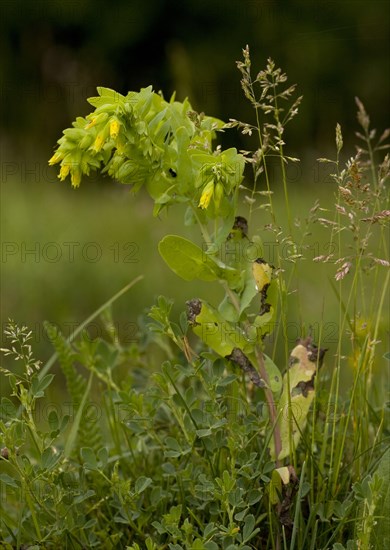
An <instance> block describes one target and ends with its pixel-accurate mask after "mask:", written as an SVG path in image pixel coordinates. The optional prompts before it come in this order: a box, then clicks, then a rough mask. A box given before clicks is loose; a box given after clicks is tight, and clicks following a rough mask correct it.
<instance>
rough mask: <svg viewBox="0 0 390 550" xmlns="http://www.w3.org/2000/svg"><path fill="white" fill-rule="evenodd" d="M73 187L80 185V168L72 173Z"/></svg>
mask: <svg viewBox="0 0 390 550" xmlns="http://www.w3.org/2000/svg"><path fill="white" fill-rule="evenodd" d="M71 181H72V187H78V186H79V185H80V182H81V172H80V170H79V169H78V168H76V170H72V174H71Z"/></svg>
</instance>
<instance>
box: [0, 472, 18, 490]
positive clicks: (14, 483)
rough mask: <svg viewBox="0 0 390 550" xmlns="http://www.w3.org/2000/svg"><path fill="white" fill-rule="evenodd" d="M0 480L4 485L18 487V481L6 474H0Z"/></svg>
mask: <svg viewBox="0 0 390 550" xmlns="http://www.w3.org/2000/svg"><path fill="white" fill-rule="evenodd" d="M0 481H2V482H3V483H5V485H9V486H10V487H15V488H18V487H19V482H18V481H17V480H16V479H14V478H13V477H11V476H9V475H8V474H0Z"/></svg>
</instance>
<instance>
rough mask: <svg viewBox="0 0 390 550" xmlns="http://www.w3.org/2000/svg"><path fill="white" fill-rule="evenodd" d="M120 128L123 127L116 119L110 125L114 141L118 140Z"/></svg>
mask: <svg viewBox="0 0 390 550" xmlns="http://www.w3.org/2000/svg"><path fill="white" fill-rule="evenodd" d="M120 127H121V125H120V124H119V122H118V121H117V120H115V119H114V120H112V121H111V123H110V136H111V137H112V138H113V139H116V138H117V137H118V135H119V130H120Z"/></svg>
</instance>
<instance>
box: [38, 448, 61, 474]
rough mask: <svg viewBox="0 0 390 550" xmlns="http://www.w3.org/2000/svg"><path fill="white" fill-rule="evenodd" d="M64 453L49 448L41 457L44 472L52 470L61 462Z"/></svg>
mask: <svg viewBox="0 0 390 550" xmlns="http://www.w3.org/2000/svg"><path fill="white" fill-rule="evenodd" d="M61 455H62V453H59V452H58V451H57V450H55V449H54V448H53V447H47V448H46V449H45V450H44V451H43V453H42V457H41V465H42V469H44V470H52V469H53V468H54V466H55V465H56V464H57V462H58V461H59V460H60V458H61Z"/></svg>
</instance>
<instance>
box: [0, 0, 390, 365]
mask: <svg viewBox="0 0 390 550" xmlns="http://www.w3.org/2000/svg"><path fill="white" fill-rule="evenodd" d="M1 9H2V14H1V18H0V21H1V22H0V43H1V62H0V65H1V71H2V75H1V95H2V98H1V105H0V109H1V126H2V128H1V172H2V173H1V198H2V206H1V208H2V216H1V224H2V225H1V229H2V264H1V268H2V308H1V321H2V326H4V324H5V322H6V320H7V318H8V317H12V318H14V319H15V320H16V321H18V322H20V323H26V324H28V325H30V326H31V328H32V329H33V330H34V331H35V337H34V339H35V343H36V346H37V347H38V350H39V352H40V353H41V354H42V358H43V359H46V358H47V357H48V356H49V355H50V347H49V345H48V343H47V340H46V337H45V335H44V333H43V328H42V322H43V320H44V319H48V320H50V321H52V322H54V323H56V324H58V325H59V326H60V327H61V328H62V329H63V330H64V332H65V335H69V334H70V332H71V331H72V330H73V329H74V328H75V327H76V326H77V325H78V324H80V323H81V322H82V321H83V319H84V318H86V317H87V316H88V315H89V314H90V313H91V312H92V311H94V310H95V309H97V308H98V307H99V306H100V305H101V304H102V303H103V302H105V301H106V300H107V299H108V298H110V296H112V295H113V294H115V292H117V291H118V290H119V289H120V288H121V287H123V286H124V285H125V284H126V283H127V282H129V281H130V280H131V279H133V278H134V277H135V276H137V275H139V274H143V275H144V276H145V278H144V280H143V281H142V283H140V284H139V285H138V286H137V287H136V288H135V289H133V290H131V291H130V292H129V293H128V294H127V295H126V296H125V297H123V298H122V299H121V300H120V301H119V302H118V303H116V304H115V306H114V317H115V319H116V321H117V323H118V326H119V328H120V331H121V334H122V336H123V338H124V340H126V341H130V340H131V339H134V338H136V328H137V318H138V315H139V314H140V312H142V310H143V309H144V308H146V307H148V306H150V305H151V304H152V302H153V301H154V299H155V296H157V295H159V294H165V295H167V296H172V297H174V298H175V300H176V303H177V311H180V310H181V309H182V307H183V303H184V301H185V300H186V299H189V298H192V297H194V296H208V297H210V296H211V297H212V295H213V293H216V294H217V295H219V294H220V292H219V289H218V288H213V289H211V290H210V289H208V288H207V286H204V285H202V284H200V283H192V284H190V283H185V282H181V281H178V279H177V278H176V276H174V275H173V274H171V273H170V272H169V271H168V268H167V267H166V266H165V265H164V264H163V262H162V260H161V259H160V258H159V256H158V253H157V242H158V240H159V239H160V238H161V237H162V236H163V235H165V234H167V233H181V231H182V227H181V225H182V219H183V218H182V215H183V212H182V211H181V210H180V209H179V208H177V209H176V210H172V212H170V216H169V218H166V217H165V216H163V217H162V218H161V219H160V218H158V219H153V218H152V216H151V213H152V204H151V201H150V200H149V199H148V198H147V197H146V196H144V195H143V194H142V193H140V194H139V195H138V196H136V197H134V196H132V195H131V194H130V193H129V191H128V189H127V188H126V187H123V186H121V185H119V184H116V183H113V182H111V181H109V180H108V179H103V178H96V177H95V178H91V179H90V180H89V181H86V180H84V181H83V183H82V185H81V188H80V189H79V190H77V191H73V190H72V189H71V188H70V186H69V185H67V184H61V183H60V182H59V181H58V180H57V178H56V170H55V169H54V168H49V167H48V166H47V159H48V158H49V157H50V156H51V155H52V151H53V148H54V146H55V143H56V140H57V139H58V138H59V137H60V135H61V132H62V130H63V129H64V128H65V127H68V126H70V124H71V122H72V121H73V120H74V118H75V117H76V116H77V115H85V114H87V113H88V112H89V110H90V108H89V107H90V106H89V105H88V104H87V102H86V98H87V97H89V96H92V95H95V88H96V86H98V85H103V86H107V87H111V88H114V89H116V90H118V91H119V92H121V93H126V92H127V91H128V90H138V89H139V88H140V87H144V86H147V85H149V84H152V85H153V87H154V89H155V90H160V89H161V90H162V91H163V92H164V95H165V97H169V96H170V95H171V93H172V92H173V91H174V90H176V91H177V98H178V99H179V100H183V99H184V98H185V97H186V96H188V97H189V98H190V101H191V102H192V104H193V107H194V108H195V109H197V110H199V111H205V112H206V113H207V114H210V115H213V116H216V117H219V118H221V119H223V120H228V119H229V118H236V119H240V120H252V113H251V110H250V107H249V105H247V103H246V101H245V100H244V97H243V94H242V92H241V87H240V75H239V73H238V71H237V69H236V67H235V61H236V60H238V59H240V58H241V49H242V48H243V47H244V46H245V45H246V44H249V45H250V48H251V55H252V62H253V69H254V71H255V72H257V71H258V70H260V69H262V68H263V67H264V66H265V63H266V60H267V58H268V57H272V58H273V59H274V60H275V61H276V63H277V64H278V65H279V66H281V67H282V69H283V71H285V72H286V73H287V75H288V77H289V82H290V83H297V84H298V93H299V94H302V95H303V96H304V99H303V103H302V105H301V108H300V114H299V116H298V118H296V119H295V120H294V121H293V122H292V123H291V126H290V127H288V131H287V133H286V141H287V154H290V155H292V156H297V157H300V158H301V159H302V163H301V164H300V165H299V166H296V165H294V166H292V167H291V168H289V169H288V179H289V186H290V193H291V201H292V209H293V211H294V213H296V214H297V215H299V216H301V217H302V218H304V216H305V213H306V212H308V210H309V209H310V207H311V206H312V205H313V204H314V201H315V199H316V198H321V200H322V201H324V202H325V203H327V204H328V205H332V204H333V186H332V183H331V181H330V179H329V176H328V172H327V170H326V169H325V168H324V167H323V165H319V164H318V163H317V161H316V159H317V158H318V157H320V156H322V157H323V156H327V155H332V156H333V155H334V128H335V125H336V122H339V123H340V124H341V125H342V128H343V132H344V135H345V157H346V158H347V157H349V156H350V155H352V154H353V152H354V149H353V143H354V141H355V140H354V135H353V134H354V130H355V129H357V124H356V107H355V104H354V96H355V95H357V96H359V97H360V99H361V100H362V101H363V102H364V104H365V106H366V108H367V110H368V112H369V113H370V115H371V118H372V122H373V126H374V127H378V128H379V129H380V130H381V129H383V128H384V127H385V126H386V125H387V123H388V119H389V116H388V115H389V104H390V103H389V101H388V100H389V74H390V71H389V45H388V36H389V28H390V25H389V22H390V19H389V4H388V2H386V1H380V0H374V1H371V2H365V1H364V2H363V1H360V0H353V1H342V2H336V1H315V2H314V1H307V0H305V1H304V0H290V1H287V0H286V1H262V0H258V1H256V0H248V1H246V0H242V1H238V0H234V1H229V0H223V1H221V0H207V1H206V0H196V1H195V0H189V1H185V2H168V1H162V0H147V1H145V0H143V1H141V0H130V1H129V0H119V1H116V2H106V1H103V0H66V1H64V0H61V1H56V0H24V1H21V0H15V1H11V0H8V1H7V0H2V2H1ZM224 144H225V145H235V146H237V147H242V146H244V145H245V146H248V147H250V146H252V147H253V148H254V147H255V146H256V145H255V144H254V143H252V145H251V144H250V143H248V142H244V141H243V139H242V137H240V135H239V134H236V133H234V132H230V133H229V134H226V135H225V136H224ZM275 185H276V187H275V192H276V200H278V196H279V192H280V191H281V190H280V189H279V187H278V185H279V184H278V178H275ZM263 223H264V220H263V219H259V220H258V224H257V226H258V227H260V226H261V225H263ZM258 227H253V228H252V233H254V232H255V231H256V229H257V228H258ZM185 231H187V232H188V231H189V229H188V228H187V229H186V230H185ZM311 245H312V253H311V259H312V257H313V256H315V255H316V254H315V253H314V250H316V251H317V250H318V251H319V253H325V252H326V249H325V247H326V236H325V233H324V232H323V231H322V229H321V228H320V227H319V226H318V227H317V230H316V233H315V234H313V236H312V237H311ZM309 256H310V254H309ZM268 259H269V260H271V261H272V258H268ZM309 259H310V258H309ZM333 271H334V267H333V268H332V267H329V266H327V267H326V269H325V267H324V266H323V265H322V264H313V263H308V262H307V263H306V264H305V263H303V264H302V267H300V275H301V280H300V288H299V292H300V293H301V294H300V296H301V298H300V302H301V305H300V308H299V309H297V310H296V311H294V309H292V311H291V312H290V313H289V315H290V318H291V323H292V325H291V334H290V335H289V339H290V340H291V342H294V341H295V338H296V337H297V336H298V332H297V329H296V327H297V326H300V324H301V323H303V324H305V326H306V327H308V325H309V324H313V325H315V323H316V322H317V323H321V322H322V323H330V325H328V328H329V333H330V334H333V336H332V335H330V336H329V338H328V340H329V341H328V342H326V343H327V346H328V347H331V346H332V345H333V346H334V345H335V342H337V330H338V329H337V311H338V310H337V301H336V299H335V297H334V295H333V294H332V293H331V291H330V289H327V290H326V289H325V284H324V285H321V286H320V288H323V289H324V290H323V293H319V292H318V288H319V286H318V282H319V280H322V279H323V280H324V281H326V280H327V277H328V274H331V273H333ZM321 278H322V279H321ZM214 301H215V300H214ZM294 323H295V324H294ZM332 323H333V324H332ZM94 329H95V333H99V330H100V329H99V327H98V326H96V327H91V332H92V334H93V331H94ZM332 330H335V332H334V333H332ZM332 337H333V340H332Z"/></svg>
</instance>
